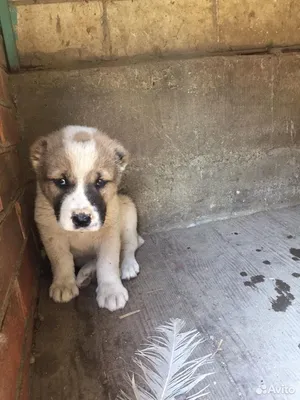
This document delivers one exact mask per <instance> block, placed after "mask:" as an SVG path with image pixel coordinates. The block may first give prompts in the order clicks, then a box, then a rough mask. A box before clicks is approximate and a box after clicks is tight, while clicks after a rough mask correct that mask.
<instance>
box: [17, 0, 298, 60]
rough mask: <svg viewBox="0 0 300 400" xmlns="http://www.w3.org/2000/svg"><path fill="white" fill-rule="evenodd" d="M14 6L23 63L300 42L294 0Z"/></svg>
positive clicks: (112, 0)
mask: <svg viewBox="0 0 300 400" xmlns="http://www.w3.org/2000/svg"><path fill="white" fill-rule="evenodd" d="M14 3H15V4H17V8H16V10H17V25H16V31H17V36H18V48H19V52H20V58H21V64H22V65H23V66H24V65H25V66H29V65H32V66H36V65H44V66H45V65H47V66H49V65H60V64H61V63H64V64H66V63H72V62H74V61H95V60H98V61H99V60H101V59H115V58H119V57H124V56H125V57H126V56H128V57H130V56H141V55H143V56H146V57H148V56H158V55H167V54H178V53H180V54H183V53H190V52H201V53H203V54H206V53H211V52H218V51H228V50H231V49H235V48H238V49H249V48H265V47H270V48H272V47H273V46H291V45H293V46H294V45H300V39H299V30H300V23H299V17H300V3H299V2H297V1H294V0H284V1H283V0H281V1H275V0H265V1H261V0H243V1H240V0H151V1H149V0H148V1H147V0H146V1H145V0H102V1H101V0H100V1H86V2H79V1H74V0H73V1H65V0H57V2H55V0H35V1H33V0H29V1H28V0H16V1H14ZM20 3H21V5H20ZM22 3H23V5H22ZM24 3H25V4H24ZM28 3H29V4H28ZM36 3H39V4H36ZM49 3H50V4H49ZM51 3H53V4H51Z"/></svg>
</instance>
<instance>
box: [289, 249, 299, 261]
mask: <svg viewBox="0 0 300 400" xmlns="http://www.w3.org/2000/svg"><path fill="white" fill-rule="evenodd" d="M290 253H291V255H292V256H294V257H297V258H300V249H294V248H293V247H291V248H290Z"/></svg>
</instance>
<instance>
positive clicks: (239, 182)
mask: <svg viewBox="0 0 300 400" xmlns="http://www.w3.org/2000/svg"><path fill="white" fill-rule="evenodd" d="M299 82H300V58H299V56H298V55H293V54H292V55H286V56H280V57H277V56H247V57H246V56H244V57H229V58H224V57H213V58H202V59H194V60H184V61H168V62H152V63H145V64H139V65H131V66H122V67H121V66H120V67H114V68H112V67H111V68H109V67H102V68H98V69H84V70H74V71H36V72H31V73H23V74H20V75H15V76H13V77H12V86H13V91H14V96H15V99H16V103H17V108H18V112H19V116H20V123H21V129H22V133H23V135H24V137H25V140H26V141H27V142H28V144H29V143H31V142H32V141H33V140H34V139H35V138H36V137H37V136H39V135H42V134H46V133H48V132H50V131H51V130H53V129H56V128H59V127H61V126H63V125H65V124H85V125H90V126H97V127H99V128H102V129H103V130H105V131H107V132H108V133H109V134H110V135H111V136H113V137H116V138H118V139H120V140H121V141H122V142H123V143H124V145H125V146H126V147H127V148H128V149H129V150H130V152H131V153H132V155H133V160H132V165H131V167H130V168H129V170H128V172H127V174H126V177H125V181H124V186H125V187H126V188H128V191H129V193H130V194H131V195H132V197H133V198H134V199H135V201H136V202H137V204H138V209H139V213H140V222H141V229H142V230H143V231H144V230H146V231H154V230H160V229H165V228H170V227H172V226H186V225H187V224H191V223H195V222H197V221H200V220H202V219H210V218H216V217H223V216H228V215H230V214H235V213H244V212H252V211H256V210H259V209H264V208H267V207H270V206H279V205H282V204H291V203H297V202H299V191H300V190H299V185H298V182H299V167H300V149H299V142H300V135H299V128H300V110H299V98H300V83H299ZM25 152H27V150H26V149H25ZM28 176H30V174H29V175H28Z"/></svg>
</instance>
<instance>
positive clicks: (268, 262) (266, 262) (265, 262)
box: [263, 260, 271, 265]
mask: <svg viewBox="0 0 300 400" xmlns="http://www.w3.org/2000/svg"><path fill="white" fill-rule="evenodd" d="M263 264H265V265H271V263H270V261H269V260H265V261H263Z"/></svg>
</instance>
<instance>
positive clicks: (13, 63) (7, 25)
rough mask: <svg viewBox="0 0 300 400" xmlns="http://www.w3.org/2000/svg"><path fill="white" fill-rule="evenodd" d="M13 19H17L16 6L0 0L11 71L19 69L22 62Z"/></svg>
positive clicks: (2, 24)
mask: <svg viewBox="0 0 300 400" xmlns="http://www.w3.org/2000/svg"><path fill="white" fill-rule="evenodd" d="M13 20H14V21H16V8H15V7H14V6H9V4H8V0H0V24H1V30H2V35H3V40H4V47H5V51H6V56H7V61H8V66H9V69H10V70H11V71H18V70H19V69H20V62H19V56H18V50H17V45H16V35H15V32H14V27H13Z"/></svg>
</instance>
